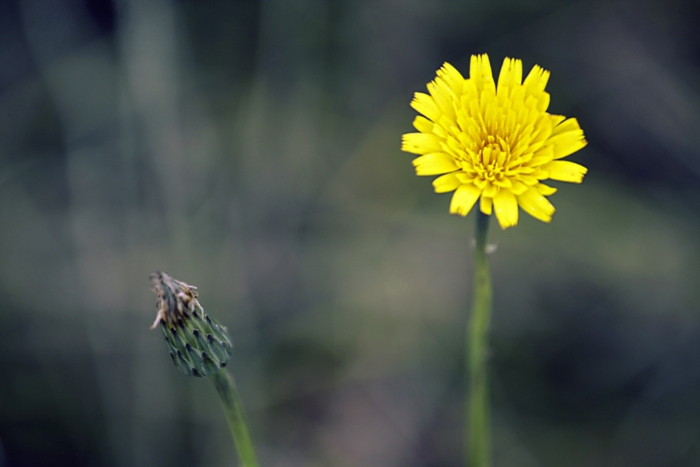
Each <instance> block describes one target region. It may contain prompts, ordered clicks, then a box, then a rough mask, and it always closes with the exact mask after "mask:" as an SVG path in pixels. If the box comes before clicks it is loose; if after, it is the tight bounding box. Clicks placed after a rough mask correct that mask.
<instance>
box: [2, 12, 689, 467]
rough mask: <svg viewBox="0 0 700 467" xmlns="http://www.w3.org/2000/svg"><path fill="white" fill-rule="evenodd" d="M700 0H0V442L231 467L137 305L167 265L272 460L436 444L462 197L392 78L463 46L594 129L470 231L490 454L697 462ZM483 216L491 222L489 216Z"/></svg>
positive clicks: (425, 67) (456, 302) (88, 457)
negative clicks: (198, 310) (538, 78)
mask: <svg viewBox="0 0 700 467" xmlns="http://www.w3.org/2000/svg"><path fill="white" fill-rule="evenodd" d="M699 21H700V7H698V6H697V2H691V1H688V2H681V1H656V2H643V1H634V2H632V1H631V2H610V1H586V2H583V1H580V2H558V1H553V0H529V1H515V0H511V1H508V0H499V1H467V0H463V1H435V0H411V1H408V0H406V1H400V0H345V1H324V0H294V1H283V0H265V1H224V0H219V1H214V0H199V1H195V0H189V1H174V0H114V1H111V2H110V1H107V0H13V1H10V0H6V1H3V2H0V304H1V305H0V466H2V467H25V466H42V467H53V466H64V465H65V466H76V467H80V466H127V467H132V466H133V467H140V466H164V467H165V466H167V467H177V466H183V467H184V466H188V467H189V466H225V465H226V466H228V465H234V463H235V451H234V448H233V445H232V443H231V440H230V438H229V434H228V431H227V427H226V422H225V419H224V416H223V413H222V412H221V410H220V407H219V401H218V399H217V397H216V394H215V391H214V388H213V387H212V385H211V384H210V383H209V382H208V381H205V380H201V379H195V378H188V377H185V376H184V375H182V374H181V373H180V372H179V371H178V370H177V369H176V368H175V367H174V366H173V365H172V362H171V361H170V358H169V356H168V354H167V347H166V345H165V344H164V343H163V342H162V336H161V335H160V332H158V331H153V332H149V330H148V327H149V326H150V324H151V322H152V321H153V319H154V317H155V306H154V304H155V296H154V295H153V294H152V293H151V292H149V290H148V288H149V284H148V274H149V273H150V272H152V271H153V270H156V269H163V270H165V271H167V272H169V273H170V274H171V275H173V276H174V277H176V278H178V279H181V280H183V281H185V282H188V283H191V284H195V285H197V286H198V287H199V290H200V298H201V303H202V304H203V306H204V307H205V309H206V310H207V311H208V312H209V313H210V314H212V315H213V316H215V317H217V318H218V319H219V320H220V321H221V322H222V323H224V324H226V325H228V327H229V330H230V333H231V335H232V337H233V340H234V345H235V353H234V358H233V360H232V363H231V365H230V368H229V369H230V371H231V372H232V374H233V375H235V377H236V379H237V381H238V385H239V388H240V391H241V394H242V397H243V399H244V401H245V404H246V406H247V409H248V412H249V415H250V419H251V423H252V428H253V431H254V433H255V437H256V440H257V444H258V447H259V450H260V458H261V460H262V463H263V465H265V466H280V467H281V466H331V467H345V466H348V467H355V466H358V467H373V466H377V467H391V466H397V467H411V466H435V467H437V466H457V465H460V464H461V458H462V429H463V428H462V397H463V395H462V387H463V378H464V375H463V346H464V343H463V338H464V328H465V323H466V320H467V310H468V306H469V301H470V288H471V285H470V284H471V280H472V273H471V258H472V253H471V249H470V244H471V238H472V232H473V223H474V222H473V221H474V219H473V218H472V216H470V217H467V218H466V219H464V218H460V217H453V216H449V215H448V205H449V195H435V194H433V193H432V188H431V186H430V177H425V178H418V177H416V176H415V175H413V169H412V167H411V164H410V161H411V155H409V154H405V153H402V152H400V150H399V147H400V135H401V134H402V133H404V132H408V131H411V126H410V123H411V121H412V119H413V117H414V115H415V112H414V111H413V110H412V109H411V108H410V107H409V102H410V100H411V97H412V93H413V92H414V91H417V90H423V89H424V86H425V83H427V82H428V81H429V80H430V79H432V78H433V77H434V72H435V70H436V69H437V68H438V67H439V66H440V65H441V64H442V63H443V61H450V62H451V63H452V64H454V65H455V66H456V67H458V68H459V69H460V70H462V72H463V73H464V74H467V73H468V64H469V57H470V55H471V54H473V53H483V52H487V53H489V54H490V56H491V60H492V63H493V64H494V68H495V69H496V70H497V69H498V68H499V67H500V63H501V61H502V60H503V57H504V56H512V57H518V58H522V59H523V61H524V68H525V69H526V71H527V70H529V69H530V68H531V67H532V66H533V65H534V64H535V63H537V64H540V65H542V66H543V67H545V68H546V69H549V70H551V72H552V76H551V79H550V83H549V86H548V90H549V91H550V93H551V95H552V99H551V106H550V110H551V111H552V112H554V113H561V114H564V115H568V116H575V117H577V118H578V119H579V121H580V123H581V126H582V127H583V129H584V131H585V132H586V135H587V138H588V140H589V142H590V144H589V146H588V147H587V148H585V149H584V150H582V151H580V152H578V153H576V154H574V155H573V156H572V157H571V160H573V161H576V162H579V163H582V164H583V165H585V166H587V167H588V168H589V169H590V170H589V174H588V176H587V177H586V180H585V181H584V183H583V184H582V185H568V184H563V183H558V184H557V187H559V188H560V191H559V192H558V193H557V194H556V195H554V196H553V197H552V201H553V203H554V205H555V206H556V207H557V213H556V214H555V216H554V221H553V222H552V223H551V224H550V225H547V224H542V223H540V222H538V221H535V220H534V219H531V218H529V217H527V216H526V215H522V217H521V221H520V224H519V225H518V226H517V228H514V229H511V230H509V231H505V232H502V231H500V230H499V229H498V228H494V229H493V231H492V237H491V238H492V239H493V242H495V243H496V244H497V245H498V249H497V251H496V252H495V253H494V254H493V255H492V260H493V262H492V266H493V268H492V269H493V278H494V291H495V314H494V320H493V345H492V363H493V365H492V368H493V409H494V434H493V442H494V459H495V466H496V467H505V466H514V467H521V466H523V467H535V466H547V467H548V466H552V467H588V466H591V467H593V466H595V467H606V466H610V467H612V466H621V465H631V466H635V467H667V466H675V467H685V466H688V467H690V466H697V465H699V464H700V451H699V447H700V306H699V305H700V292H699V289H698V282H699V279H700V243H699V239H700V33H698V28H697V24H698V22H699ZM493 227H495V223H494V225H493Z"/></svg>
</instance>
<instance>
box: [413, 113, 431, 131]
mask: <svg viewBox="0 0 700 467" xmlns="http://www.w3.org/2000/svg"><path fill="white" fill-rule="evenodd" d="M413 128H415V129H416V130H418V131H420V132H421V133H432V131H433V122H431V121H430V120H428V119H427V118H425V117H421V116H420V115H418V116H417V117H416V118H415V119H414V120H413Z"/></svg>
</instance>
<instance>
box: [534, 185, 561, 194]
mask: <svg viewBox="0 0 700 467" xmlns="http://www.w3.org/2000/svg"><path fill="white" fill-rule="evenodd" d="M535 189H536V190H537V191H539V192H540V193H542V194H543V195H544V196H552V195H553V194H554V193H556V192H557V189H556V188H554V187H553V186H549V185H545V184H544V183H540V184H538V185H536V186H535Z"/></svg>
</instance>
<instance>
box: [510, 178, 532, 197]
mask: <svg viewBox="0 0 700 467" xmlns="http://www.w3.org/2000/svg"><path fill="white" fill-rule="evenodd" d="M529 188H530V187H528V186H527V185H525V184H524V183H523V182H521V181H517V180H516V181H514V182H513V187H512V188H511V189H510V191H511V192H512V193H513V194H514V195H516V196H517V195H522V194H523V193H525V192H526V191H527V190H528V189H529Z"/></svg>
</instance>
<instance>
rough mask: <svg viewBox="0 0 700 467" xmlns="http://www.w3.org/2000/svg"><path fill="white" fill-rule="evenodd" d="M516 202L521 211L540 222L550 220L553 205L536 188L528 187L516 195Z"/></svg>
mask: <svg viewBox="0 0 700 467" xmlns="http://www.w3.org/2000/svg"><path fill="white" fill-rule="evenodd" d="M518 204H519V205H520V207H521V208H523V211H525V212H526V213H528V214H530V215H531V216H532V217H534V218H535V219H538V220H541V221H542V222H551V220H552V214H554V211H555V209H554V206H552V203H550V202H549V200H548V199H547V198H545V197H544V196H542V193H540V192H539V191H538V190H536V189H534V188H530V189H529V190H527V191H526V192H525V193H523V194H522V195H520V196H518Z"/></svg>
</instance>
